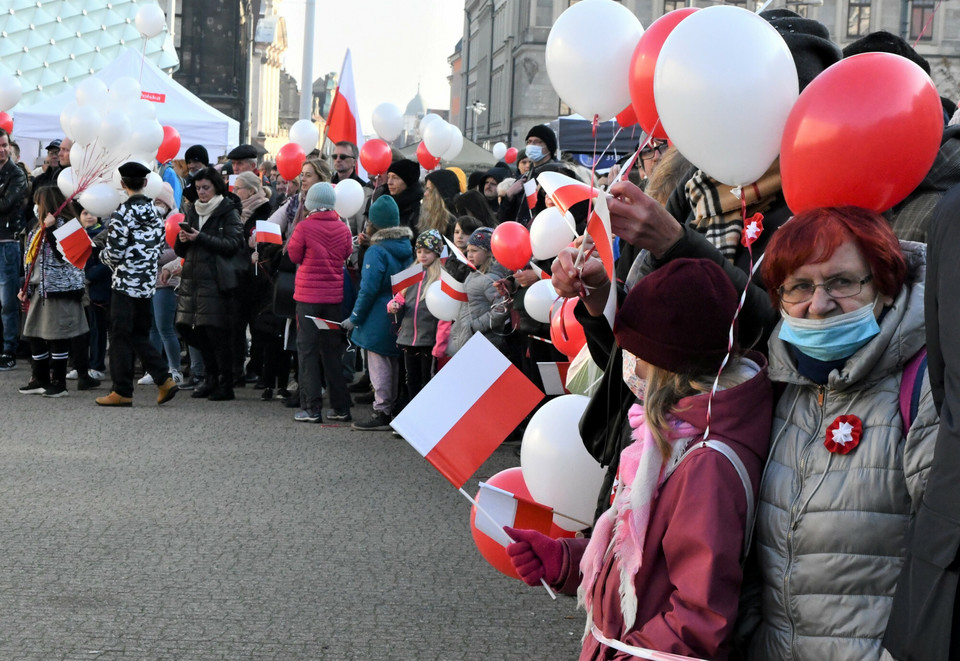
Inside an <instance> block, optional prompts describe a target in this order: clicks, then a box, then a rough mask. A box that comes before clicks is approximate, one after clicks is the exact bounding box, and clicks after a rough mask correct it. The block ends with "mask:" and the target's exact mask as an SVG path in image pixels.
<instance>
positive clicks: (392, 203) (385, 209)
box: [310, 187, 400, 229]
mask: <svg viewBox="0 0 960 661" xmlns="http://www.w3.org/2000/svg"><path fill="white" fill-rule="evenodd" d="M310 190H313V187H311V188H310ZM367 219H368V220H369V221H370V223H371V224H373V225H375V226H376V227H379V228H381V229H383V228H384V227H396V226H397V225H399V224H400V207H398V206H397V202H396V200H394V199H393V198H392V197H390V196H389V195H381V196H380V197H378V198H377V199H376V200H374V202H373V204H371V205H370V211H368V212H367Z"/></svg>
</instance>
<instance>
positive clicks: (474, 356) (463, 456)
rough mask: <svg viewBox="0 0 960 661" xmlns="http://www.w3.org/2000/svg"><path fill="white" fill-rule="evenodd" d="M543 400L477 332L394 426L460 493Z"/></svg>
mask: <svg viewBox="0 0 960 661" xmlns="http://www.w3.org/2000/svg"><path fill="white" fill-rule="evenodd" d="M541 399H543V393H542V392H540V390H539V389H538V388H537V387H536V386H535V385H533V384H532V383H531V382H530V380H529V379H527V377H525V376H524V375H523V373H522V372H521V371H520V370H518V369H517V368H516V367H514V365H513V363H511V362H510V360H509V359H507V357H506V356H504V355H503V354H502V353H500V351H499V350H498V349H497V348H496V347H495V346H493V344H491V343H490V340H488V339H487V338H485V337H484V336H483V333H474V335H473V337H471V338H470V340H469V341H467V343H466V344H464V345H463V347H461V349H460V350H459V351H458V352H457V353H456V355H455V356H454V357H453V358H451V359H450V362H449V363H447V364H446V365H445V366H444V368H443V369H442V370H440V371H439V372H437V375H436V376H435V377H433V378H432V379H431V380H430V382H429V383H427V385H426V386H425V387H424V388H423V390H421V391H420V393H419V394H418V395H417V396H416V397H414V398H413V401H411V402H410V403H409V404H407V405H406V406H405V407H404V409H403V410H402V411H401V412H400V414H399V415H397V417H396V418H394V419H393V421H392V422H391V423H390V426H391V427H393V428H394V429H395V430H397V432H398V433H399V434H400V435H401V436H403V438H405V439H406V441H407V443H409V444H410V445H412V446H413V448H414V449H415V450H416V451H417V452H419V453H420V454H421V455H422V456H423V457H424V458H425V459H426V460H427V461H429V462H430V463H431V464H433V466H434V468H436V469H437V470H438V471H440V473H441V474H442V475H443V476H444V477H445V478H447V479H448V480H449V481H450V482H451V484H453V486H455V487H457V488H458V489H459V488H462V487H463V485H464V483H465V482H466V481H467V480H468V479H470V476H471V475H473V474H474V473H475V472H476V470H477V469H478V468H480V466H481V465H482V464H483V462H485V461H486V460H487V458H488V457H489V456H490V455H491V454H493V451H494V450H496V449H497V447H498V446H499V445H500V443H501V442H503V439H505V438H506V437H507V435H508V434H510V432H511V431H513V430H514V429H515V428H516V426H517V425H518V424H520V422H521V421H522V420H523V419H524V417H526V416H527V414H528V413H530V411H532V410H533V409H534V407H535V406H536V405H537V403H538V402H539V401H540V400H541ZM478 518H479V517H478Z"/></svg>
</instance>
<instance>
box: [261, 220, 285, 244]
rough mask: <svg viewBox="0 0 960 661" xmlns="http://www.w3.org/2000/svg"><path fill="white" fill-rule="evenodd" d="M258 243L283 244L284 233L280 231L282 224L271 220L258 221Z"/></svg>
mask: <svg viewBox="0 0 960 661" xmlns="http://www.w3.org/2000/svg"><path fill="white" fill-rule="evenodd" d="M257 243H276V244H277V245H278V246H280V245H283V235H282V234H281V233H280V226H279V225H277V224H276V223H271V222H270V221H269V220H258V221H257Z"/></svg>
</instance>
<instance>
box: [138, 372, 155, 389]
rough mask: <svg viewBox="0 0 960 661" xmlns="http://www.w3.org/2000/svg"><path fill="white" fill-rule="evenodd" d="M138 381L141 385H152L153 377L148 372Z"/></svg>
mask: <svg viewBox="0 0 960 661" xmlns="http://www.w3.org/2000/svg"><path fill="white" fill-rule="evenodd" d="M137 383H138V384H140V385H141V386H152V385H153V377H152V376H150V374H149V373H148V374H144V375H143V378H141V379H140V380H139V381H137Z"/></svg>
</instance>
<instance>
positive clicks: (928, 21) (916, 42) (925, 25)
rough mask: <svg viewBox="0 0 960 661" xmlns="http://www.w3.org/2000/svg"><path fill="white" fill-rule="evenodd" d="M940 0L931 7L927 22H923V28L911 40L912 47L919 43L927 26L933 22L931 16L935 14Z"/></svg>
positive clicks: (941, 0)
mask: <svg viewBox="0 0 960 661" xmlns="http://www.w3.org/2000/svg"><path fill="white" fill-rule="evenodd" d="M941 2H943V0H937V4H936V5H935V6H934V7H933V13H931V14H930V16H929V18H927V22H926V23H924V24H923V29H922V30H920V34H918V35H917V40H916V41H915V42H913V47H914V48H916V47H917V44H919V43H920V40H921V39H923V35H924V34H926V32H927V28H929V27H930V26H931V25H932V24H933V17H934V16H936V15H937V10H938V9H940V3H941Z"/></svg>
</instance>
